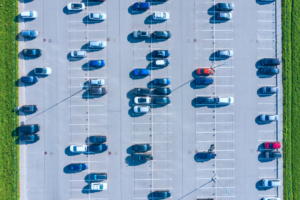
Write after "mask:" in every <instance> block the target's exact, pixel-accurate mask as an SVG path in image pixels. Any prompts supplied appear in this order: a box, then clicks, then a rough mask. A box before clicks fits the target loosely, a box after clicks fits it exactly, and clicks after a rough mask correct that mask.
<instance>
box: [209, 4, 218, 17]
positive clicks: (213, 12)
mask: <svg viewBox="0 0 300 200" xmlns="http://www.w3.org/2000/svg"><path fill="white" fill-rule="evenodd" d="M216 11H217V7H216V5H213V6H212V7H210V8H209V9H207V14H208V15H214V14H215V12H216Z"/></svg>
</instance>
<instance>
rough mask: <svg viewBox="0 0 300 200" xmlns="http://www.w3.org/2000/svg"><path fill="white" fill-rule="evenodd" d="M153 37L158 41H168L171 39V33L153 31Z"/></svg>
mask: <svg viewBox="0 0 300 200" xmlns="http://www.w3.org/2000/svg"><path fill="white" fill-rule="evenodd" d="M153 37H154V38H159V39H168V38H170V37H171V32H170V31H154V32H153Z"/></svg>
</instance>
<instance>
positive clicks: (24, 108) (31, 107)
mask: <svg viewBox="0 0 300 200" xmlns="http://www.w3.org/2000/svg"><path fill="white" fill-rule="evenodd" d="M36 111H38V108H37V106H36V105H24V106H22V112H26V113H34V112H36Z"/></svg>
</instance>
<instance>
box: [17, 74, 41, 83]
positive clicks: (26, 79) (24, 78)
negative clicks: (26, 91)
mask: <svg viewBox="0 0 300 200" xmlns="http://www.w3.org/2000/svg"><path fill="white" fill-rule="evenodd" d="M38 81H39V79H38V77H37V76H22V77H21V82H22V83H36V82H38Z"/></svg>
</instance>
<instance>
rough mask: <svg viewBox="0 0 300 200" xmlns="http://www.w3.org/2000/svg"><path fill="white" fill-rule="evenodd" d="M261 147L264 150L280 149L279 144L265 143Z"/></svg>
mask: <svg viewBox="0 0 300 200" xmlns="http://www.w3.org/2000/svg"><path fill="white" fill-rule="evenodd" d="M263 145H264V148H265V149H280V147H281V144H280V142H265V143H264V144H263Z"/></svg>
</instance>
